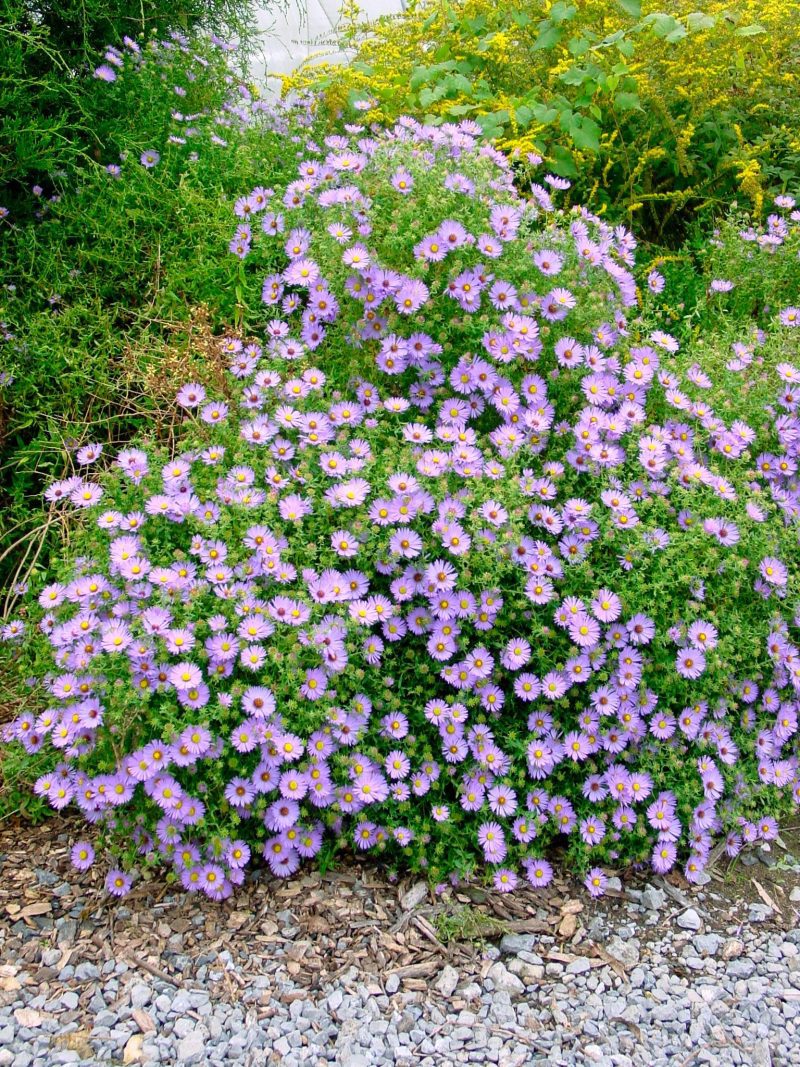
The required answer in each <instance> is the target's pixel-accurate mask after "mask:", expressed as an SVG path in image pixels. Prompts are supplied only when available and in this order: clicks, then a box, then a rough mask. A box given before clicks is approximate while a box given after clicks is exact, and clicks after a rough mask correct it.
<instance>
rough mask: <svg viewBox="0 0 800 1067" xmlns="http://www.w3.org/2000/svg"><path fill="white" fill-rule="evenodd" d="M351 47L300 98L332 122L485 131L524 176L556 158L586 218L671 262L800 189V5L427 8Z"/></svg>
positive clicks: (625, 1) (307, 71)
mask: <svg viewBox="0 0 800 1067" xmlns="http://www.w3.org/2000/svg"><path fill="white" fill-rule="evenodd" d="M365 10H366V11H367V14H368V9H365ZM345 43H346V44H348V45H349V46H350V47H355V48H356V54H355V59H354V61H353V63H352V64H350V65H341V66H335V67H334V66H331V65H327V64H325V63H319V64H318V63H314V64H307V65H306V66H304V67H302V68H301V69H300V70H299V71H297V72H296V73H295V74H294V75H293V76H292V77H291V78H290V79H287V84H288V85H291V86H302V87H304V88H309V87H313V88H319V89H321V90H322V91H323V92H324V93H325V94H326V98H327V102H328V106H329V110H330V113H331V114H332V115H338V114H339V113H340V112H341V110H342V108H343V107H344V105H345V104H346V103H352V100H353V99H355V98H361V99H373V100H375V101H376V103H377V107H378V113H379V115H380V116H381V117H382V118H384V119H387V120H390V119H395V118H397V117H398V116H399V115H402V114H412V115H415V116H417V117H419V118H420V119H423V120H424V121H426V122H432V123H437V124H438V123H443V122H456V121H459V120H460V119H463V118H471V119H474V120H475V121H476V122H478V123H479V125H480V126H481V128H482V129H483V130H484V132H485V133H486V134H487V135H488V136H491V137H493V138H495V139H497V140H498V142H499V143H500V146H501V147H502V148H503V149H504V150H505V151H507V152H508V153H509V154H510V155H511V157H512V158H514V159H515V160H518V161H520V162H524V160H525V159H526V158H527V157H528V156H529V155H530V153H535V154H536V155H541V156H544V157H545V159H546V161H547V163H548V165H549V166H550V168H551V169H552V170H554V171H555V172H556V173H557V174H560V175H562V176H564V177H567V178H570V179H571V180H572V181H573V186H574V193H573V196H574V200H573V202H575V203H587V204H588V205H589V206H591V207H592V208H593V209H595V210H600V211H604V212H610V213H611V214H612V215H613V216H614V217H618V216H620V215H622V217H625V218H627V220H628V221H630V222H632V223H635V225H636V227H637V231H638V232H639V233H640V235H641V236H647V237H649V238H650V239H653V240H657V241H659V242H665V241H666V242H668V243H670V244H671V245H672V246H675V245H677V244H679V243H680V241H681V240H682V239H683V237H684V236H685V233H686V230H687V227H689V226H690V225H691V222H692V220H693V219H695V218H697V217H698V216H703V215H708V214H709V213H723V214H724V213H725V211H726V210H727V204H728V203H729V201H730V199H731V198H732V197H733V196H738V197H740V198H746V199H747V200H748V201H749V202H750V204H751V206H752V207H753V208H754V209H755V211H756V213H759V212H760V210H761V207H762V204H763V198H764V195H765V192H767V191H768V192H770V193H773V194H774V193H776V192H778V191H781V190H784V189H786V188H787V187H788V186H790V185H791V184H792V183H793V182H796V181H797V179H798V176H800V141H798V138H797V129H798V126H799V125H800V110H798V103H797V101H798V99H800V97H799V96H798V75H797V69H798V56H799V55H800V52H799V49H800V4H798V3H797V0H779V2H772V0H769V2H768V0H734V2H733V3H729V2H727V0H706V2H705V3H704V4H703V5H702V7H701V9H700V10H695V9H694V4H693V0H680V2H678V3H676V4H670V5H667V6H666V7H663V6H662V5H659V4H657V2H646V3H640V2H638V0H583V2H582V3H580V4H570V3H566V2H562V0H558V2H555V3H550V4H541V3H538V2H534V0H516V2H515V3H513V4H505V3H503V4H494V3H490V2H488V0H458V2H456V3H452V4H439V3H436V2H434V0H416V2H412V3H410V4H409V6H408V9H407V10H406V11H404V12H403V13H402V14H399V15H397V16H395V17H391V18H388V17H387V18H384V19H382V20H379V21H378V22H377V24H372V23H366V24H365V26H364V27H363V29H360V28H359V24H358V22H357V20H356V21H353V22H351V23H348V31H347V33H346V36H345Z"/></svg>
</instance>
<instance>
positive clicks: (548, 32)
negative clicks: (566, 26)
mask: <svg viewBox="0 0 800 1067" xmlns="http://www.w3.org/2000/svg"><path fill="white" fill-rule="evenodd" d="M563 35H564V31H563V30H562V29H560V28H559V27H558V26H552V25H545V27H544V29H543V30H542V32H541V33H540V34H539V36H538V37H537V38H536V40H535V41H534V43H533V51H534V52H539V51H541V50H542V49H544V48H552V47H553V46H554V45H557V44H558V42H559V41H560V40H561V38H562V37H563Z"/></svg>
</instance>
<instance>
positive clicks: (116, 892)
mask: <svg viewBox="0 0 800 1067" xmlns="http://www.w3.org/2000/svg"><path fill="white" fill-rule="evenodd" d="M106 889H107V890H108V892H109V893H111V895H112V896H115V897H124V896H126V895H127V894H128V893H129V892H130V889H131V876H130V875H129V874H126V873H125V872H124V871H120V870H118V869H117V868H114V869H112V870H110V871H109V872H108V874H107V875H106Z"/></svg>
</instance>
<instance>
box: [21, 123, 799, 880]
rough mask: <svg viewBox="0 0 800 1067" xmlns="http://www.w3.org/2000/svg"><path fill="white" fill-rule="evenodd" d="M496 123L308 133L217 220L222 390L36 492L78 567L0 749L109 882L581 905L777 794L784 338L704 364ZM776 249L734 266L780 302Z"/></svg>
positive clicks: (786, 665) (611, 242)
mask: <svg viewBox="0 0 800 1067" xmlns="http://www.w3.org/2000/svg"><path fill="white" fill-rule="evenodd" d="M479 133H480V131H479V128H478V127H477V126H476V125H475V124H473V123H471V122H468V121H464V122H461V123H460V124H459V125H457V126H456V125H447V124H445V125H443V126H441V127H431V126H425V125H421V124H420V123H418V122H417V121H415V120H413V119H408V118H404V119H401V120H400V121H399V122H398V123H397V125H396V126H394V127H393V128H392V129H390V130H388V131H385V132H382V131H380V130H378V129H377V128H376V129H374V130H370V129H367V128H366V127H365V126H364V125H363V123H359V124H350V125H349V127H348V130H347V133H346V135H345V134H342V135H338V134H332V135H329V136H327V137H326V138H325V139H324V140H323V141H317V140H315V139H314V138H309V139H308V140H307V142H306V143H305V144H304V146H303V152H302V154H301V158H300V160H299V166H298V167H297V170H296V173H295V175H294V176H293V178H292V180H291V181H289V182H288V183H285V184H283V185H280V186H276V188H275V189H273V190H271V191H269V192H265V191H264V190H263V189H262V188H257V189H255V190H254V191H253V192H250V193H245V195H243V196H242V197H241V198H240V199H239V200H238V201H237V203H236V206H235V213H236V216H237V218H236V220H235V222H234V223H233V225H232V238H231V246H230V248H231V263H232V264H233V267H232V268H231V271H232V277H233V278H235V279H236V282H235V284H237V285H238V287H239V289H240V291H241V292H242V293H243V294H250V293H253V292H256V293H257V297H256V300H255V301H252V302H250V303H249V304H248V322H249V323H250V324H251V329H250V330H249V331H247V332H246V333H245V332H243V331H229V332H228V333H227V334H226V335H225V336H222V337H221V338H220V340H219V346H220V351H221V352H222V353H223V354H224V355H225V358H226V359H227V361H228V364H229V371H230V373H229V375H228V376H227V380H226V382H225V383H224V385H223V387H222V388H220V389H214V390H212V389H211V388H210V387H209V386H208V384H207V383H204V382H203V381H202V380H198V381H192V382H184V383H182V384H180V383H176V385H178V384H180V387H179V388H178V389H177V398H176V403H177V407H178V409H179V410H180V411H181V412H182V413H183V421H182V424H181V426H180V427H179V429H178V430H177V431H176V437H175V443H174V447H160V448H159V447H156V446H154V445H152V444H143V445H142V446H141V447H139V446H135V447H129V448H125V449H124V450H123V451H122V452H120V453H118V454H117V455H115V456H113V458H112V457H107V456H106V452H105V451H103V452H102V453H101V450H100V449H99V448H98V447H97V446H96V445H87V446H86V447H84V448H83V449H82V450H81V451H80V452H78V453H77V456H76V461H77V464H78V468H77V471H76V473H75V475H74V476H72V477H69V478H67V479H60V480H58V481H56V482H55V483H54V484H52V485H51V486H50V488H49V489H48V491H47V498H48V501H49V502H50V503H51V505H52V506H53V507H54V508H57V509H64V513H65V514H66V515H68V516H69V518H68V519H67V522H68V524H69V526H70V528H71V530H72V534H71V549H70V551H69V553H67V554H65V558H64V561H63V563H61V564H60V565H59V566H58V567H57V568H56V569H55V570H54V571H53V573H52V574H50V575H49V576H48V578H49V580H48V581H47V583H46V584H44V586H43V587H42V588H40V589H38V590H37V601H38V604H37V601H32V602H31V603H30V604H29V605H28V606H27V608H26V611H25V612H24V613H22V614H21V615H20V617H19V618H18V619H17V620H15V621H13V622H11V623H9V624H8V625H7V626H6V628H5V630H4V637H5V639H6V640H7V641H8V642H10V643H11V646H12V647H14V648H16V649H17V650H18V654H19V666H20V670H21V671H23V672H25V673H26V674H28V675H29V676H30V677H31V679H32V680H33V681H34V684H35V685H38V686H39V687H41V689H42V691H43V692H44V693H45V694H46V703H47V707H46V710H44V711H43V712H42V713H41V714H40V715H38V716H35V715H32V714H31V715H28V714H25V715H22V716H20V717H18V718H17V719H16V721H15V722H14V723H13V724H12V725H11V726H10V727H9V728H8V729H7V731H6V740H7V742H8V744H9V746H10V748H11V749H12V751H13V758H14V759H16V760H17V761H18V762H19V763H20V765H25V764H26V763H27V765H29V766H30V765H37V766H38V768H39V771H40V776H39V777H38V780H37V782H36V787H35V788H36V792H37V793H38V794H39V795H40V796H42V797H44V798H46V800H47V801H48V802H49V803H50V804H51V805H52V806H53V807H54V808H56V809H58V810H61V809H64V808H67V807H69V806H72V805H74V806H76V807H77V808H78V809H79V810H80V811H81V813H82V814H83V815H84V816H85V818H86V820H87V821H88V822H89V823H90V824H92V825H93V826H94V828H95V832H96V834H97V835H98V837H99V841H100V842H101V844H102V846H103V847H104V848H105V849H108V850H109V851H110V852H111V853H112V854H115V855H116V856H117V857H118V864H119V865H118V866H115V867H114V868H113V869H112V871H111V872H110V874H109V875H108V880H107V884H108V887H109V889H110V891H111V892H114V893H124V892H125V891H126V889H127V888H128V886H129V884H130V875H129V874H128V873H125V872H129V871H132V870H135V869H137V868H138V869H147V868H150V867H155V866H159V865H164V866H166V867H167V869H168V871H169V872H170V873H169V877H171V878H176V879H180V881H181V883H182V884H183V885H184V886H185V887H186V889H187V890H189V891H195V890H202V891H204V892H206V893H208V894H209V895H211V896H212V897H214V898H222V897H225V896H227V895H229V894H230V893H231V892H232V891H233V887H234V886H235V885H236V884H237V883H240V882H241V881H242V879H243V877H244V870H245V868H246V866H247V864H248V863H250V862H256V861H257V860H258V859H259V857H261V856H263V857H264V859H265V860H266V862H267V863H268V865H269V868H270V869H271V871H272V872H273V873H274V874H276V875H278V876H281V877H285V876H289V875H291V874H293V873H294V872H295V871H297V869H298V868H299V867H300V865H301V864H302V863H303V861H304V860H306V859H309V860H310V859H313V858H316V860H317V862H322V863H328V862H330V859H331V856H332V854H333V852H334V851H335V850H336V849H337V848H339V847H342V846H346V847H350V848H355V849H358V850H363V851H365V852H370V853H375V854H379V855H381V856H383V857H385V858H386V859H387V861H388V862H390V863H392V864H396V865H398V866H403V867H405V868H410V869H413V870H425V871H427V872H428V873H429V874H430V876H431V877H432V878H434V879H437V880H439V879H442V878H444V877H445V876H447V875H450V876H453V877H460V876H469V875H477V876H480V877H485V878H487V879H488V880H490V881H491V882H493V884H494V885H495V886H496V887H497V889H498V890H500V891H508V890H511V889H513V888H514V886H515V885H516V884H517V882H518V880H519V879H520V878H521V877H524V878H525V879H527V880H528V881H529V882H530V883H531V884H532V885H534V886H544V885H546V884H547V882H548V880H549V878H550V876H551V866H550V863H551V860H552V855H553V850H554V848H556V847H558V848H560V849H561V850H562V851H563V854H564V855H565V856H566V859H567V862H569V863H570V864H571V865H572V866H573V867H574V868H575V869H576V870H579V871H581V872H585V871H587V870H588V872H589V873H588V875H587V887H588V889H589V891H590V892H592V893H597V892H600V891H602V888H603V884H604V877H605V876H604V874H603V869H604V868H608V867H609V866H614V867H616V866H618V865H621V864H623V863H633V864H651V865H652V866H653V867H654V868H655V869H656V870H658V871H661V872H666V871H669V870H671V869H673V868H674V867H676V865H679V866H680V867H681V868H682V869H683V871H684V872H685V874H686V876H687V877H688V878H689V879H690V880H691V879H696V878H697V877H698V876H699V875H700V873H701V872H702V870H703V868H704V866H705V865H706V863H707V861H708V857H709V854H710V852H711V848H712V843H713V841H714V840H715V839H716V838H717V837H722V838H724V841H725V844H724V847H725V849H726V850H727V852H728V854H729V855H735V854H736V853H737V851H738V850H739V849H740V848H741V847H742V845H743V843H745V842H747V841H753V840H756V839H758V838H760V837H763V838H770V837H773V836H774V835H775V834H776V833H777V824H776V821H775V817H776V816H778V815H780V813H781V812H782V811H783V810H785V809H786V808H788V807H789V806H790V805H791V804H792V803H793V802H794V803H797V801H798V800H800V782H798V779H797V751H796V750H797V743H796V737H797V712H798V692H800V651H799V650H798V646H797V641H798V626H800V615H798V593H799V592H800V586H799V584H798V582H799V578H800V575H798V558H799V557H798V551H797V545H798V518H799V517H800V497H799V496H798V489H799V486H798V479H797V457H798V454H799V453H800V422H799V421H798V416H797V410H798V400H799V399H800V369H798V360H797V353H796V346H797V340H796V339H797V336H798V333H797V329H796V328H797V324H798V319H799V317H800V312H798V310H797V309H796V308H794V307H792V306H791V305H790V304H788V303H787V304H785V305H783V306H781V307H772V308H770V309H766V308H763V307H762V308H761V309H760V312H759V314H758V317H757V319H755V320H753V321H752V325H750V324H748V325H743V326H742V327H741V332H740V335H739V336H738V337H737V338H736V339H735V341H734V342H733V347H729V345H728V341H727V340H726V341H725V348H726V350H725V351H723V350H722V349H721V346H720V345H718V344H717V343H716V342H714V345H713V346H709V347H711V348H713V358H709V359H706V358H705V351H704V350H703V349H702V348H701V346H700V343H699V340H698V339H697V338H693V337H689V338H688V339H687V340H684V339H680V340H679V339H678V338H677V337H676V336H675V335H674V334H673V333H671V332H669V331H668V330H666V329H665V328H664V313H663V311H662V304H663V301H664V300H665V299H666V295H667V294H665V292H664V291H663V287H662V281H663V280H664V279H663V275H660V274H659V272H658V270H656V269H655V268H653V267H652V264H648V265H647V266H646V267H645V269H640V268H638V267H637V262H636V241H635V239H634V237H633V236H632V234H631V233H630V232H629V231H628V230H626V229H625V228H623V227H612V226H610V225H608V224H607V223H605V222H604V221H602V220H601V219H600V218H598V217H597V216H596V215H593V214H592V213H590V212H589V211H587V210H583V209H572V210H571V211H568V212H564V211H561V210H559V209H558V207H557V201H558V197H559V195H561V193H562V191H564V187H565V185H566V184H567V183H566V182H565V181H564V180H563V179H559V178H556V177H553V176H551V175H546V176H544V177H542V178H541V179H540V180H538V181H536V182H534V184H533V186H532V188H531V191H530V195H527V194H526V195H524V196H523V195H521V194H520V193H519V192H517V191H516V189H515V187H514V184H513V181H512V178H511V171H510V166H509V164H508V162H507V160H506V158H505V157H504V156H503V155H502V154H500V153H499V152H498V151H496V150H495V149H494V148H492V147H490V146H488V145H486V144H483V143H482V142H481V140H480V137H479ZM798 221H800V215H799V214H798V213H797V212H796V211H795V210H794V204H793V202H792V201H791V200H789V199H783V200H782V201H781V202H780V203H779V204H778V205H776V213H775V216H774V221H771V222H770V224H769V228H768V230H767V231H766V233H763V234H762V233H760V232H758V231H756V230H745V231H744V232H743V233H742V234H741V235H739V236H737V237H736V238H735V239H734V238H733V237H732V236H731V235H730V234H727V232H726V237H725V239H724V240H723V241H722V243H723V244H724V243H725V241H729V242H730V243H731V244H732V245H733V243H734V241H736V242H738V245H737V247H739V246H740V247H741V248H744V249H746V250H747V251H746V252H744V253H742V254H743V255H744V254H750V253H752V255H753V256H754V257H756V266H755V269H758V265H759V263H758V261H759V259H761V260H763V261H765V262H766V260H767V259H768V260H769V263H770V265H772V264H780V265H781V269H782V270H785V271H786V272H787V274H791V275H792V276H793V277H794V278H796V279H797V278H798V259H797V254H798V247H800V229H799V228H798ZM765 269H766V268H765ZM719 280H721V281H725V280H726V279H725V277H724V276H721V277H720V279H719ZM734 296H735V285H734V288H733V289H728V288H727V287H726V286H722V287H720V286H717V287H716V289H714V290H713V295H711V296H710V299H713V300H718V301H722V302H724V301H725V300H727V299H733V298H734ZM245 299H247V298H246V297H245ZM719 314H720V316H724V303H723V304H721V305H720V307H719ZM739 321H740V322H741V321H742V320H739ZM92 857H93V847H92V846H91V845H90V844H89V843H88V842H78V844H77V845H76V849H75V854H74V861H75V862H76V864H77V865H78V866H80V867H86V866H88V865H89V864H90V863H91V861H92Z"/></svg>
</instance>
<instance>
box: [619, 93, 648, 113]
mask: <svg viewBox="0 0 800 1067" xmlns="http://www.w3.org/2000/svg"><path fill="white" fill-rule="evenodd" d="M614 107H615V108H616V109H617V111H638V110H641V107H642V104H641V101H640V100H639V94H638V93H617V95H616V96H615V97H614Z"/></svg>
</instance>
